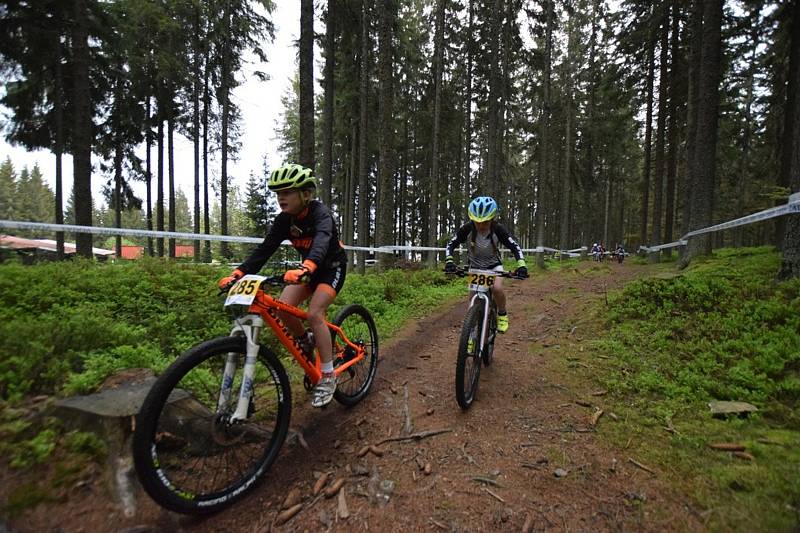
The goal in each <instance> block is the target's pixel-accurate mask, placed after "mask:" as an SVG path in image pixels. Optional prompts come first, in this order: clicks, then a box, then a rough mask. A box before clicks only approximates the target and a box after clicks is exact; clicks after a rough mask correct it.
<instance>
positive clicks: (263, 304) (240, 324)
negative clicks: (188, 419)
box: [217, 289, 365, 423]
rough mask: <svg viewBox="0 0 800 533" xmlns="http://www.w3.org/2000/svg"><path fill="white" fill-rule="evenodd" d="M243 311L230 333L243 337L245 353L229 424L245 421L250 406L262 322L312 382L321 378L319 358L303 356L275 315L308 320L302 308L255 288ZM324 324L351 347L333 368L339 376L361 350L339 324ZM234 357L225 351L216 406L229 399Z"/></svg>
mask: <svg viewBox="0 0 800 533" xmlns="http://www.w3.org/2000/svg"><path fill="white" fill-rule="evenodd" d="M247 311H248V312H247V314H245V315H244V316H242V317H241V318H238V319H237V320H236V324H235V326H234V327H233V329H232V330H231V336H233V335H237V334H241V335H243V336H244V337H245V339H246V340H247V355H246V357H245V362H244V369H243V375H242V386H241V388H240V389H239V399H238V401H237V403H236V410H235V411H234V413H233V414H232V415H231V418H230V422H231V423H234V422H235V421H237V420H245V419H246V418H247V414H248V409H249V406H250V395H251V394H252V392H253V379H254V377H255V371H256V361H257V358H258V351H259V349H260V348H261V346H260V345H259V344H258V335H259V333H260V332H261V330H262V329H263V328H264V324H265V322H266V325H267V326H269V328H270V329H272V331H273V332H274V333H275V336H276V337H277V338H278V340H279V341H280V343H281V344H283V345H284V346H285V347H286V349H287V350H288V351H289V353H290V354H291V355H292V357H294V358H295V360H296V361H297V362H298V363H299V364H300V366H301V367H302V368H303V371H304V372H305V373H306V376H308V379H309V380H310V381H311V383H312V384H316V383H317V382H318V381H319V380H320V379H321V378H322V369H321V362H320V358H319V357H315V358H314V360H313V362H312V361H309V360H308V359H307V358H306V357H305V356H304V355H303V352H302V350H301V348H300V345H299V344H298V342H297V339H296V338H295V337H294V335H292V333H291V332H290V331H289V328H287V327H286V325H285V324H284V323H283V322H281V320H280V318H279V317H278V311H283V312H285V313H289V314H290V315H292V316H295V317H297V318H299V319H300V320H303V321H305V320H307V319H308V313H307V312H306V311H303V310H302V309H300V308H298V307H295V306H293V305H289V304H287V303H285V302H281V301H280V300H278V299H276V298H274V297H273V296H271V295H269V294H267V293H266V292H264V291H263V290H261V289H259V290H258V293H257V294H256V298H255V301H254V302H253V304H252V305H251V306H250V307H249V308H248V310H247ZM325 325H326V326H327V327H328V329H329V330H330V331H332V332H334V333H335V334H336V335H337V336H338V337H340V338H341V339H342V341H344V343H345V344H346V345H347V346H349V347H350V348H352V349H353V350H355V354H356V356H355V357H353V358H352V359H351V360H349V361H347V362H346V363H344V364H342V365H340V366H338V367H336V368H335V370H334V372H335V373H336V374H337V375H339V374H340V373H342V372H344V371H345V370H347V369H348V368H350V367H351V366H352V365H354V364H356V363H358V362H359V361H361V360H362V359H364V357H365V356H364V349H363V348H362V347H360V346H358V345H357V344H354V343H353V342H352V341H351V340H350V339H348V338H347V336H346V335H345V334H344V331H342V329H341V328H340V327H339V326H337V325H335V324H331V323H330V322H328V321H327V320H326V321H325ZM236 359H237V357H236V354H228V359H227V360H226V362H225V370H224V372H223V378H222V383H221V385H220V394H219V401H218V404H217V408H218V409H222V407H223V406H225V405H227V402H228V401H229V400H230V397H231V393H232V389H233V377H234V374H235V373H236Z"/></svg>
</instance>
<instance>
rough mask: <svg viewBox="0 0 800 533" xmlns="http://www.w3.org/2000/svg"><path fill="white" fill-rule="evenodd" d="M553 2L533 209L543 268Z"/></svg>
mask: <svg viewBox="0 0 800 533" xmlns="http://www.w3.org/2000/svg"><path fill="white" fill-rule="evenodd" d="M553 18H554V17H553V0H547V1H546V2H545V19H546V20H545V26H546V29H545V43H544V75H543V80H542V115H541V122H540V124H539V135H540V139H541V140H540V142H541V145H540V146H539V176H538V180H537V185H536V195H535V199H536V200H535V209H536V219H535V226H536V247H537V248H538V249H539V251H537V252H536V265H537V266H538V267H539V268H544V251H543V250H542V248H543V247H544V236H545V232H544V229H545V228H544V224H545V217H544V203H545V202H544V197H545V190H544V189H545V187H546V186H547V183H548V182H549V175H550V169H549V165H550V162H549V158H548V150H549V136H550V77H551V70H552V65H551V62H552V55H553V25H554V22H553Z"/></svg>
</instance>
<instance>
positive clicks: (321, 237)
mask: <svg viewBox="0 0 800 533" xmlns="http://www.w3.org/2000/svg"><path fill="white" fill-rule="evenodd" d="M286 239H289V240H290V241H291V243H292V246H294V248H295V250H297V251H298V252H300V256H301V257H302V258H303V260H304V261H305V260H306V259H310V260H311V261H313V262H314V263H315V264H316V265H317V267H318V268H319V269H325V268H330V267H335V266H337V265H338V264H339V262H346V261H347V256H346V254H345V251H344V248H342V244H341V242H340V241H339V232H338V231H337V229H336V224H335V223H334V221H333V215H332V214H331V212H330V209H328V208H327V207H326V206H325V204H323V203H322V202H320V201H318V200H312V201H311V202H310V203H309V204H308V207H307V208H306V209H305V210H304V211H303V212H302V213H301V214H300V215H297V216H294V215H289V214H287V213H279V214H278V216H276V217H275V221H274V222H273V223H272V226H271V227H270V229H269V232H268V233H267V236H266V238H264V241H263V242H262V243H261V244H259V245H258V247H256V249H255V250H253V253H251V254H250V257H248V258H247V259H245V261H244V263H242V264H241V265H239V270H241V271H242V272H244V273H245V274H255V273H257V272H258V271H259V270H261V267H263V266H264V263H266V262H267V260H268V259H269V258H270V257H271V256H272V254H273V253H275V250H277V249H278V246H280V244H281V243H282V242H283V241H284V240H286Z"/></svg>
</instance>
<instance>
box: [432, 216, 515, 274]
mask: <svg viewBox="0 0 800 533" xmlns="http://www.w3.org/2000/svg"><path fill="white" fill-rule="evenodd" d="M464 242H466V244H467V259H468V262H469V267H470V268H479V269H485V270H490V269H493V268H495V267H497V266H499V265H502V264H503V261H502V259H501V258H500V246H499V245H500V244H503V245H504V246H505V247H506V248H508V249H509V250H511V251H512V252H513V253H514V257H516V258H517V259H523V254H522V248H520V246H519V244H517V241H516V240H514V237H512V236H511V233H509V231H508V229H506V227H505V226H503V225H502V224H500V223H494V224H492V226H491V228H490V229H489V230H488V231H487V232H486V233H484V234H480V233H478V230H477V228H476V227H475V224H474V223H473V222H467V223H466V224H464V225H463V226H461V227H460V228H459V229H458V231H457V232H456V234H455V235H454V236H453V238H452V239H450V241H449V242H448V243H447V247H446V250H445V256H446V257H451V256H452V255H453V250H455V249H456V247H457V246H458V245H459V244H461V243H464Z"/></svg>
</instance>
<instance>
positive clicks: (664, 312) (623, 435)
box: [590, 248, 800, 531]
mask: <svg viewBox="0 0 800 533" xmlns="http://www.w3.org/2000/svg"><path fill="white" fill-rule="evenodd" d="M779 263H780V257H779V255H778V254H777V253H775V252H774V251H773V250H772V249H769V248H751V249H739V250H719V251H717V252H715V254H714V255H713V256H712V257H710V258H706V259H703V260H700V261H695V262H693V263H692V265H691V266H690V268H689V269H687V270H686V271H685V272H684V273H683V274H682V275H680V276H677V277H673V278H670V279H658V278H653V279H647V280H640V281H636V282H633V283H631V284H630V285H628V286H627V287H626V288H625V289H624V290H623V291H621V292H618V293H616V294H612V295H610V299H609V303H610V306H609V309H606V310H605V311H604V313H603V318H602V323H600V324H599V327H600V329H602V333H601V332H600V331H598V333H600V335H601V336H600V337H599V338H598V340H596V341H593V342H591V343H590V351H592V352H594V353H596V354H599V355H602V356H603V357H607V359H604V358H598V359H597V360H596V361H595V362H594V367H595V368H594V372H593V375H592V378H593V379H594V380H595V382H596V384H597V386H598V387H600V388H603V389H607V390H608V391H609V392H610V397H609V402H610V403H611V404H612V408H613V409H614V411H615V412H616V414H617V415H619V417H620V422H619V423H606V424H603V425H602V427H603V429H602V431H601V433H600V434H601V435H603V436H604V437H605V438H608V439H610V441H611V442H612V443H613V444H614V445H615V446H617V447H619V448H625V447H628V451H629V452H630V453H631V455H632V456H634V457H637V458H639V460H641V461H642V462H644V463H645V464H648V465H650V466H656V467H658V468H659V470H660V471H662V472H665V473H666V475H667V477H668V479H669V481H670V482H671V483H673V484H674V485H675V486H676V488H677V489H678V490H680V491H682V492H685V493H688V494H690V495H692V496H693V497H694V499H695V501H696V502H697V504H698V505H699V506H700V507H702V509H703V510H705V512H704V514H703V516H705V517H706V519H707V521H708V522H707V523H708V525H709V527H710V528H711V529H712V530H724V531H789V530H792V529H794V528H798V527H800V403H799V402H800V280H793V281H790V282H786V283H780V284H778V283H775V282H774V281H773V280H774V276H775V273H776V272H777V270H778V267H779ZM598 319H599V317H598ZM598 369H599V371H597V370H598ZM714 399H717V400H740V401H747V402H750V403H753V404H755V405H756V406H757V407H758V408H759V409H760V411H759V413H758V414H757V415H755V416H751V417H750V418H746V419H740V418H730V419H727V420H719V419H713V418H711V415H710V412H709V409H708V406H707V402H709V401H710V400H714ZM716 442H736V443H739V444H742V445H744V446H745V447H746V451H747V453H749V454H751V455H752V456H753V457H754V460H753V461H749V460H746V459H741V458H738V457H735V456H734V455H733V454H731V453H728V452H720V451H715V450H712V449H710V448H709V447H708V445H709V444H711V443H716Z"/></svg>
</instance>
